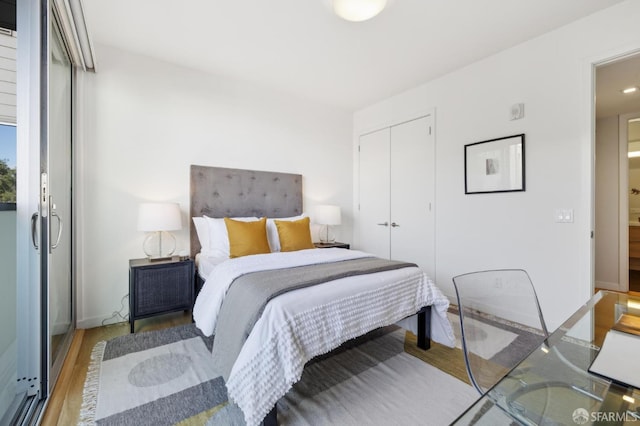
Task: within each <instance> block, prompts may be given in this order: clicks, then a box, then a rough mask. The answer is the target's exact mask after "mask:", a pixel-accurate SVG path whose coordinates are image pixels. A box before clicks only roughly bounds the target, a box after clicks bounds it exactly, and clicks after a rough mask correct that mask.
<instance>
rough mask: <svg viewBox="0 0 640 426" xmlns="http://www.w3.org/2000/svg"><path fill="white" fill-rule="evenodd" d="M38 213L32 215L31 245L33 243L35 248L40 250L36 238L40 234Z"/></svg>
mask: <svg viewBox="0 0 640 426" xmlns="http://www.w3.org/2000/svg"><path fill="white" fill-rule="evenodd" d="M38 216H39V215H38V212H35V213H34V214H32V215H31V243H33V247H34V248H35V249H36V250H38V249H39V248H40V247H38V241H37V238H36V234H37V232H38Z"/></svg>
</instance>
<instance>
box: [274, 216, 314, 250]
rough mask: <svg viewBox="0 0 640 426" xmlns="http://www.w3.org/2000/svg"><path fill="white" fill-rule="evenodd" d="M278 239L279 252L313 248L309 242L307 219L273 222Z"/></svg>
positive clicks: (309, 234) (309, 229)
mask: <svg viewBox="0 0 640 426" xmlns="http://www.w3.org/2000/svg"><path fill="white" fill-rule="evenodd" d="M274 222H275V224H276V228H278V236H279V238H280V251H296V250H304V249H311V248H315V246H314V245H313V241H311V228H310V227H309V218H308V217H305V218H302V219H300V220H274Z"/></svg>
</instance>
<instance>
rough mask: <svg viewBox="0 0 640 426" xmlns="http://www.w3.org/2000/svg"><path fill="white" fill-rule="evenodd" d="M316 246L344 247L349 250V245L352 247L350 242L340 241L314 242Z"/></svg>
mask: <svg viewBox="0 0 640 426" xmlns="http://www.w3.org/2000/svg"><path fill="white" fill-rule="evenodd" d="M313 244H314V245H315V246H316V248H333V247H335V248H343V249H347V250H349V247H351V246H350V245H349V244H347V243H339V242H337V241H336V242H335V243H313Z"/></svg>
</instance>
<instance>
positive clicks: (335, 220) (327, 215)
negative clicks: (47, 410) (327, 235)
mask: <svg viewBox="0 0 640 426" xmlns="http://www.w3.org/2000/svg"><path fill="white" fill-rule="evenodd" d="M315 221H316V223H318V224H320V225H340V224H341V223H342V220H341V217H340V207H338V206H329V205H322V206H317V207H316V210H315Z"/></svg>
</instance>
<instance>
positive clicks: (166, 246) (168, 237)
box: [142, 231, 176, 260]
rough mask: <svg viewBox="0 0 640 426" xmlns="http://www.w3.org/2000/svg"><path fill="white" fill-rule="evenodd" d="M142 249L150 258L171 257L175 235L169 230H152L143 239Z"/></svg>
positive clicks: (174, 248)
mask: <svg viewBox="0 0 640 426" xmlns="http://www.w3.org/2000/svg"><path fill="white" fill-rule="evenodd" d="M142 250H143V251H144V254H146V255H147V257H148V258H149V259H150V260H164V259H166V258H171V255H173V253H174V252H175V250H176V237H174V236H173V235H172V234H171V233H170V232H165V231H156V232H152V233H151V234H149V235H148V236H147V238H145V239H144V243H143V244H142Z"/></svg>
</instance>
